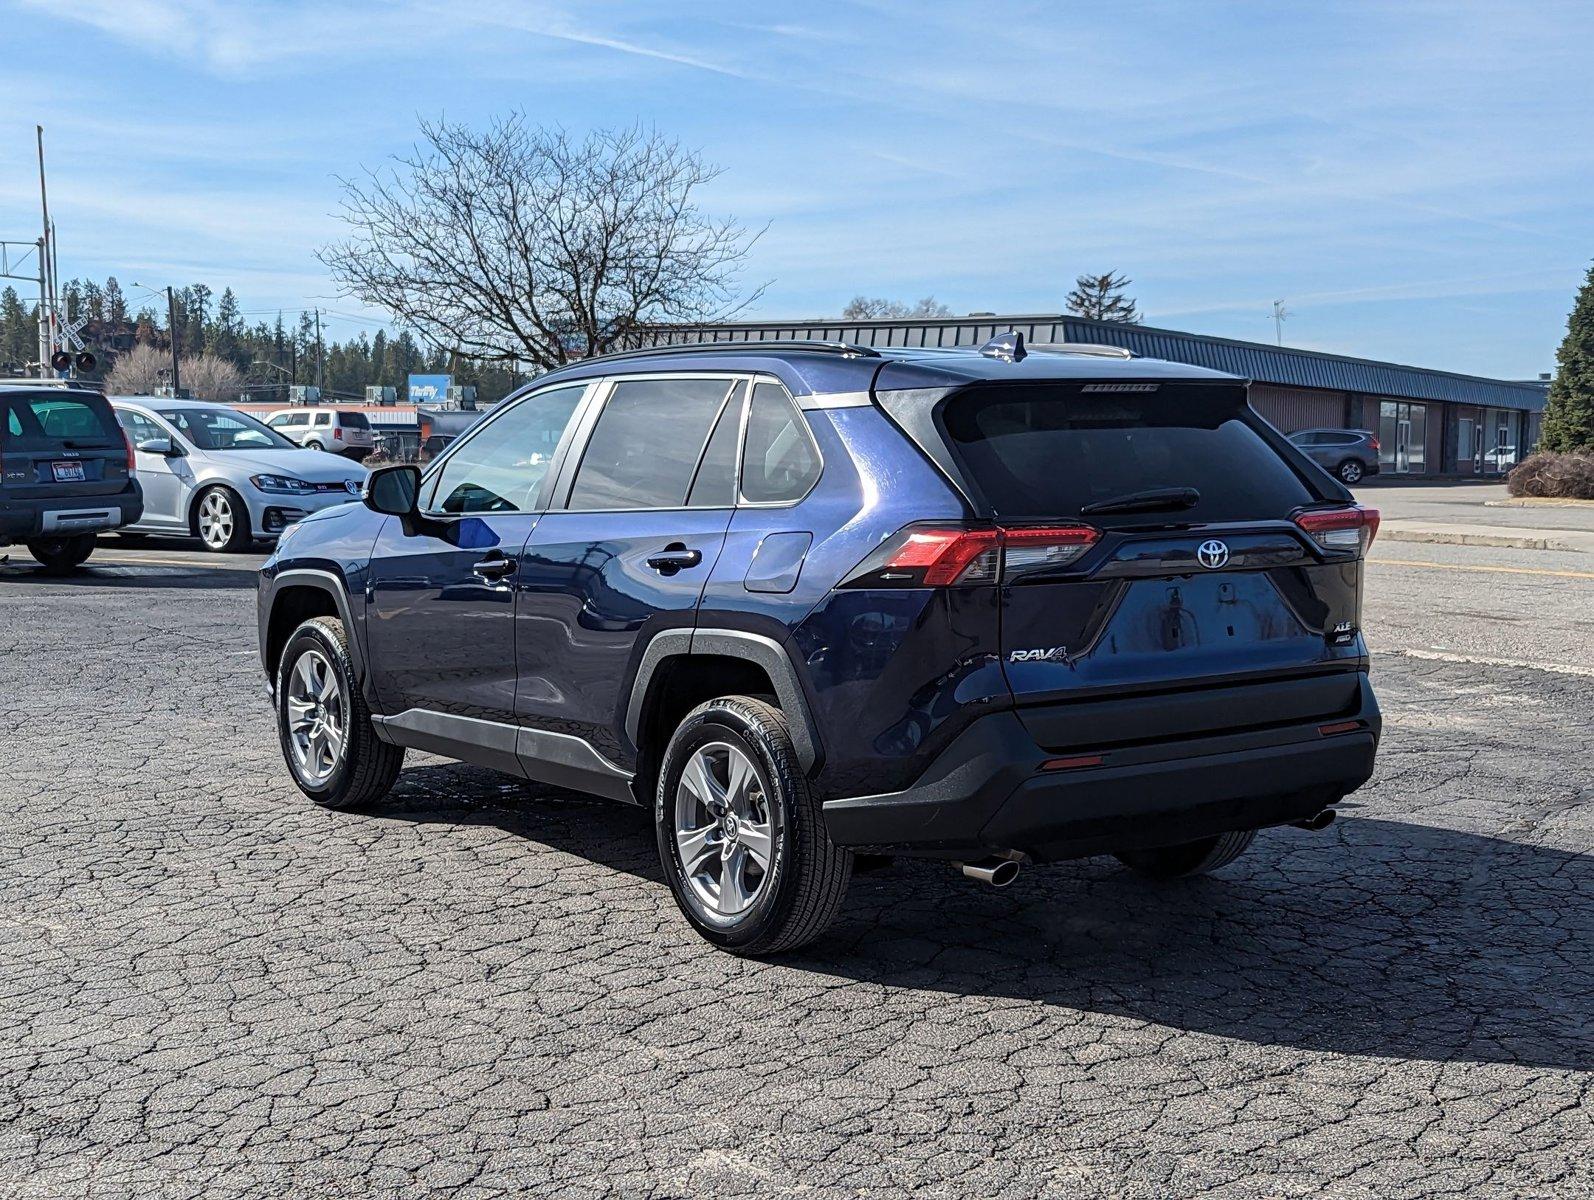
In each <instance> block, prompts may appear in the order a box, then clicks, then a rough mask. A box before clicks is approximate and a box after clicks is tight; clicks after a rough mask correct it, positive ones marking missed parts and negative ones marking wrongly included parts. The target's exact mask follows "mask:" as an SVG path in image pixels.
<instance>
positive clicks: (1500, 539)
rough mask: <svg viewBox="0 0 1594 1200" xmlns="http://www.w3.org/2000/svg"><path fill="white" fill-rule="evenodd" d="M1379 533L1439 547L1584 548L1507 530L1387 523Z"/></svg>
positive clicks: (1399, 539)
mask: <svg viewBox="0 0 1594 1200" xmlns="http://www.w3.org/2000/svg"><path fill="white" fill-rule="evenodd" d="M1378 536H1379V537H1380V538H1383V539H1384V540H1385V541H1389V542H1421V543H1423V544H1425V545H1431V546H1434V545H1437V546H1495V547H1501V548H1504V549H1508V550H1574V551H1575V550H1580V549H1582V547H1580V546H1574V545H1573V544H1572V543H1570V542H1565V541H1562V540H1561V539H1560V538H1553V537H1519V536H1515V535H1512V534H1505V533H1450V532H1448V531H1443V532H1442V531H1439V530H1433V529H1401V528H1400V527H1399V526H1396V527H1394V528H1390V527H1389V526H1388V525H1385V526H1384V527H1383V528H1382V529H1380V530H1379V531H1378Z"/></svg>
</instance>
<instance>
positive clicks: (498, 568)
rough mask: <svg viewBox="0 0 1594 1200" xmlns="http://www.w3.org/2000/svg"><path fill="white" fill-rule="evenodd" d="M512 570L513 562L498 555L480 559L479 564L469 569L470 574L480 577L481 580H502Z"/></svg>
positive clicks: (513, 567)
mask: <svg viewBox="0 0 1594 1200" xmlns="http://www.w3.org/2000/svg"><path fill="white" fill-rule="evenodd" d="M514 569H515V560H514V559H512V558H505V557H504V556H503V555H501V554H500V555H495V556H494V557H492V558H484V559H482V560H481V562H479V563H477V564H476V565H475V566H473V567H471V574H473V575H477V576H480V577H481V578H482V579H502V578H503V577H504V576H505V575H508V574H509V573H510V572H511V571H513V570H514Z"/></svg>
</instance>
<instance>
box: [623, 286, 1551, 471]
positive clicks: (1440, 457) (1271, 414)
mask: <svg viewBox="0 0 1594 1200" xmlns="http://www.w3.org/2000/svg"><path fill="white" fill-rule="evenodd" d="M1009 330H1016V331H1018V332H1019V333H1022V334H1023V335H1024V339H1025V340H1026V341H1028V342H1031V343H1037V342H1039V343H1045V342H1088V343H1091V344H1094V345H1106V346H1120V347H1122V348H1124V349H1126V350H1128V351H1129V352H1130V353H1132V354H1134V355H1135V356H1137V357H1142V358H1162V359H1169V360H1172V361H1173V362H1182V363H1190V364H1192V365H1194V366H1199V367H1210V368H1212V369H1213V370H1216V371H1227V372H1229V373H1231V374H1234V375H1240V376H1243V377H1244V378H1247V379H1249V380H1251V381H1252V384H1253V386H1252V389H1251V401H1252V403H1253V404H1254V405H1255V406H1256V409H1257V411H1259V412H1260V413H1261V414H1262V415H1263V416H1264V417H1266V418H1267V419H1268V420H1269V421H1271V422H1272V423H1273V424H1274V425H1276V426H1277V427H1278V428H1279V429H1281V430H1283V431H1284V432H1285V433H1293V432H1295V431H1296V430H1300V429H1317V428H1325V429H1369V430H1372V431H1373V432H1374V433H1375V434H1377V435H1378V439H1379V444H1380V446H1379V456H1380V459H1381V469H1382V471H1383V472H1385V473H1388V474H1395V475H1449V476H1456V475H1475V474H1485V475H1487V474H1500V473H1503V472H1504V471H1507V470H1509V469H1510V467H1511V464H1512V463H1514V462H1516V461H1518V460H1519V459H1520V458H1522V457H1523V456H1524V455H1525V454H1526V453H1527V452H1528V451H1529V450H1531V449H1532V448H1533V446H1534V445H1535V444H1536V443H1537V442H1538V439H1539V423H1540V421H1541V419H1542V416H1543V412H1544V403H1545V398H1546V394H1547V392H1548V389H1549V384H1548V382H1547V381H1546V380H1542V379H1541V380H1533V381H1514V380H1507V379H1486V378H1482V377H1480V376H1476V375H1458V374H1456V373H1454V372H1451V371H1434V370H1428V369H1426V368H1423V367H1407V366H1400V365H1398V364H1396V363H1385V362H1374V361H1371V360H1368V359H1361V358H1346V357H1343V356H1341V355H1337V354H1323V353H1320V352H1318V351H1315V350H1295V349H1291V348H1290V347H1287V346H1269V345H1266V344H1264V343H1261V342H1241V341H1234V340H1232V339H1229V338H1218V337H1205V336H1202V335H1201V334H1195V333H1181V332H1178V331H1176V330H1172V329H1153V328H1151V327H1149V326H1146V325H1125V324H1123V323H1121V322H1115V321H1088V320H1085V319H1083V318H1080V317H1071V316H1060V315H1040V316H1035V315H1025V316H997V315H994V314H989V313H975V314H972V315H970V316H967V317H945V318H940V317H937V318H922V317H918V318H908V319H904V320H861V321H842V320H813V321H746V322H742V321H737V322H728V323H720V324H712V325H702V326H694V327H683V326H673V327H670V328H668V329H655V330H653V331H651V336H650V337H649V338H648V339H646V340H648V341H651V342H653V343H656V344H657V343H667V342H695V341H768V340H771V339H784V338H796V339H817V340H821V341H834V342H851V343H853V344H855V345H862V346H980V345H983V344H984V343H985V342H987V341H989V340H990V339H991V338H993V337H995V336H996V335H997V334H999V333H1006V332H1008V331H1009Z"/></svg>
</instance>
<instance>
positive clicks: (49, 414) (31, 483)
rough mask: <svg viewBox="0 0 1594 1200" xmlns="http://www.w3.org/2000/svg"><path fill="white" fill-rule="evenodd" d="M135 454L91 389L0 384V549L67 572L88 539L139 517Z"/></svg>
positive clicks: (90, 548)
mask: <svg viewBox="0 0 1594 1200" xmlns="http://www.w3.org/2000/svg"><path fill="white" fill-rule="evenodd" d="M132 467H133V452H132V449H131V447H130V446H129V445H128V441H127V439H126V438H125V437H123V436H122V431H121V430H120V429H118V428H117V425H116V418H115V417H114V416H113V415H112V413H111V406H110V404H109V403H108V402H107V401H106V399H105V397H104V396H103V395H102V394H101V393H100V392H99V391H97V390H95V389H93V388H90V387H87V386H78V385H74V384H72V383H63V384H59V385H55V384H54V383H53V381H49V380H36V381H32V382H29V381H26V380H5V381H0V546H8V545H11V544H12V543H14V542H21V543H22V544H23V545H25V546H26V547H27V548H28V553H29V554H31V555H32V556H33V557H34V559H36V560H37V561H38V562H39V563H41V564H42V565H43V566H45V567H46V568H49V569H51V570H56V571H65V570H70V569H71V568H73V567H76V566H78V565H80V564H81V563H83V562H84V561H86V560H87V559H88V557H89V555H90V554H92V553H93V552H94V536H95V534H97V533H100V532H102V531H104V530H110V529H116V528H118V527H119V526H123V525H127V524H130V523H132V522H134V521H137V520H138V519H139V516H140V514H141V513H142V512H143V508H144V502H143V495H142V493H141V491H140V490H139V485H138V482H137V480H135V479H134V478H133V473H132Z"/></svg>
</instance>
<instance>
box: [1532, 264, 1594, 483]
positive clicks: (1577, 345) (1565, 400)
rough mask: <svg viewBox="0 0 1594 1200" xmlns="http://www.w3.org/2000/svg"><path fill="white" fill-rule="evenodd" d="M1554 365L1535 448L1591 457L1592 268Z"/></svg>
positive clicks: (1593, 417) (1593, 413)
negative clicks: (1539, 447)
mask: <svg viewBox="0 0 1594 1200" xmlns="http://www.w3.org/2000/svg"><path fill="white" fill-rule="evenodd" d="M1555 361H1556V366H1557V370H1556V372H1555V381H1554V382H1553V383H1551V384H1550V399H1549V403H1548V404H1547V405H1546V406H1545V409H1544V434H1543V437H1542V438H1541V439H1540V443H1539V444H1540V446H1541V447H1542V448H1543V449H1545V450H1559V451H1563V452H1573V451H1583V452H1585V453H1594V267H1590V268H1589V269H1588V275H1587V277H1585V279H1584V280H1583V286H1582V287H1581V288H1580V289H1579V290H1578V293H1577V300H1576V301H1575V302H1574V303H1573V305H1572V312H1571V315H1570V316H1568V317H1567V319H1566V339H1565V340H1564V341H1563V342H1562V343H1561V348H1560V350H1559V351H1557V352H1556V355H1555Z"/></svg>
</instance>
